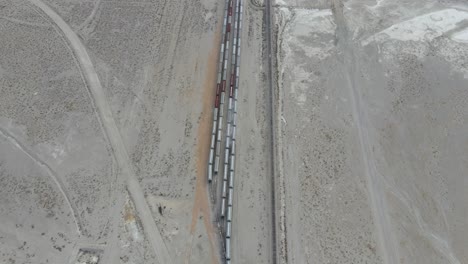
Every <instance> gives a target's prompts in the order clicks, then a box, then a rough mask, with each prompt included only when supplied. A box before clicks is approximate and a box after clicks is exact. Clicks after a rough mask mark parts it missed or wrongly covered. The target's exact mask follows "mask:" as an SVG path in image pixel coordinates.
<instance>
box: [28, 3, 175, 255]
mask: <svg viewBox="0 0 468 264" xmlns="http://www.w3.org/2000/svg"><path fill="white" fill-rule="evenodd" d="M29 2H31V3H32V4H33V5H35V6H36V7H37V8H39V9H40V10H41V11H42V12H44V13H45V14H46V15H47V16H48V17H49V18H50V19H51V20H52V21H53V23H54V24H55V25H56V26H57V27H58V29H60V31H62V33H63V35H64V37H65V38H66V39H67V40H68V42H69V45H70V47H71V49H72V50H73V52H74V55H75V58H76V59H77V60H78V62H79V64H80V68H81V70H82V74H83V77H84V78H85V79H86V84H87V86H88V89H89V92H90V93H91V95H92V98H93V101H94V105H95V107H96V108H97V111H98V112H99V117H100V122H101V125H102V126H103V128H104V131H105V135H106V137H107V138H108V140H109V142H110V145H111V147H112V150H113V153H114V156H115V159H116V161H117V163H118V165H119V167H120V169H121V170H122V174H123V175H125V177H126V180H127V188H128V191H129V193H130V195H131V196H132V198H133V201H134V203H135V206H136V208H137V211H138V213H139V214H140V215H139V216H140V219H141V222H142V224H143V228H144V229H145V233H146V235H147V238H148V240H149V242H150V244H151V246H152V247H153V249H154V251H155V253H156V254H155V255H156V257H157V260H158V263H161V264H169V263H171V258H170V256H169V253H168V250H167V248H166V245H165V244H164V241H163V239H162V237H161V234H160V232H159V230H158V228H157V226H156V223H155V222H154V220H153V217H152V214H151V210H150V208H149V206H148V204H147V203H146V200H145V197H144V195H143V191H142V189H141V186H140V185H139V183H138V180H137V178H136V176H135V172H134V169H133V167H132V164H130V159H129V156H128V153H127V150H126V148H125V145H124V143H123V141H122V138H121V136H120V133H119V130H118V128H117V125H116V124H115V121H114V118H113V116H112V112H111V109H110V106H109V104H108V103H107V100H106V96H105V93H104V90H103V88H102V85H101V83H100V81H99V78H98V75H97V73H96V71H95V69H94V66H93V64H92V62H91V59H90V57H89V55H88V53H87V51H86V48H85V46H84V45H83V44H82V43H81V41H80V39H79V37H78V36H77V35H76V33H75V32H74V31H73V30H72V29H71V28H70V26H69V25H68V24H67V23H66V22H65V21H64V20H63V19H62V18H61V17H60V16H59V15H58V14H57V13H56V12H55V11H53V10H52V9H51V8H50V7H48V6H47V5H46V4H44V3H43V2H42V1H40V0H29Z"/></svg>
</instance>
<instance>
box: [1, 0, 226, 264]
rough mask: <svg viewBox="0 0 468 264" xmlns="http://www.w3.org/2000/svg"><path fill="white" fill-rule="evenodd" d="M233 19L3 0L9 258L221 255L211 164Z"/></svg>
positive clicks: (146, 259)
mask: <svg viewBox="0 0 468 264" xmlns="http://www.w3.org/2000/svg"><path fill="white" fill-rule="evenodd" d="M221 15H222V14H221V10H220V9H219V8H218V4H217V3H215V1H190V2H187V1H132V2H128V1H101V0H97V1H75V0H73V1H54V0H44V1H39V0H32V1H0V31H1V35H2V38H0V42H1V43H0V46H1V47H0V54H1V57H0V87H1V93H2V96H1V97H0V100H1V101H0V132H1V133H0V144H1V148H0V151H1V152H0V153H1V154H0V171H1V173H0V181H1V182H2V186H9V187H8V188H2V190H1V195H0V208H1V209H0V211H1V212H2V213H1V214H0V222H2V225H1V227H0V245H1V246H0V262H1V263H10V262H11V263H13V262H14V261H16V262H15V263H46V262H48V263H69V262H70V263H75V262H76V263H80V262H82V261H85V260H86V259H87V260H88V261H93V258H94V256H97V257H98V259H99V263H157V261H158V260H159V262H160V263H161V262H162V263H170V262H172V263H217V262H218V258H219V254H220V252H219V250H218V245H217V239H216V234H215V229H214V228H213V226H212V221H211V217H210V208H209V202H208V198H207V192H206V189H205V188H204V186H203V184H202V183H204V182H202V181H204V180H205V178H204V176H205V171H203V170H204V169H205V168H204V165H203V166H199V165H198V164H205V161H204V160H203V159H204V158H202V157H203V156H206V155H205V154H204V153H203V152H204V150H203V149H204V148H205V147H206V141H207V140H208V132H207V131H208V130H209V127H208V126H209V122H206V121H205V119H208V118H209V117H210V114H211V113H210V111H211V109H210V106H211V104H210V103H211V100H210V98H212V94H211V93H212V90H211V88H212V85H214V82H215V80H214V78H215V76H212V73H215V71H216V64H215V63H216V59H217V58H216V54H217V50H216V47H217V43H218V40H217V39H216V38H215V35H216V33H217V30H218V28H217V26H216V25H217V21H218V19H219V18H220V17H221ZM205 106H208V107H205ZM155 249H156V250H155ZM90 252H91V253H90ZM93 254H94V255H93ZM88 255H89V256H88Z"/></svg>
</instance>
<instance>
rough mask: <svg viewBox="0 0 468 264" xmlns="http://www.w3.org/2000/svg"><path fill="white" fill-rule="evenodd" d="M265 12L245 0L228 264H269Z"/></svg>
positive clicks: (270, 254) (270, 253) (269, 201)
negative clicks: (230, 253) (231, 256)
mask: <svg viewBox="0 0 468 264" xmlns="http://www.w3.org/2000/svg"><path fill="white" fill-rule="evenodd" d="M262 24H263V10H261V9H260V10H259V9H257V8H255V6H253V5H252V4H250V2H249V1H244V14H243V29H242V35H241V39H242V42H241V43H242V47H241V49H242V51H241V64H240V84H239V99H238V115H237V120H238V121H237V132H236V134H237V135H236V153H237V157H236V161H237V162H236V168H235V169H236V177H235V186H234V191H235V194H234V206H233V210H234V213H233V219H234V220H233V239H232V241H233V242H232V254H233V259H232V263H234V264H240V263H244V264H249V263H259V264H260V263H272V259H271V257H272V251H271V246H272V245H271V243H272V234H271V223H272V219H271V217H272V215H271V209H272V208H271V196H270V195H271V191H270V190H271V186H270V180H271V178H270V177H271V172H270V163H269V162H270V158H269V157H270V156H269V151H271V150H270V146H269V144H268V143H269V141H268V134H267V133H269V129H268V118H267V112H266V111H268V109H267V100H269V98H268V96H267V90H266V89H268V87H267V85H266V79H265V77H266V75H265V74H266V73H265V70H266V69H265V67H264V65H265V60H264V54H263V53H262V51H263V48H264V46H263V45H264V40H263V33H262Z"/></svg>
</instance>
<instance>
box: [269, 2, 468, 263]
mask: <svg viewBox="0 0 468 264" xmlns="http://www.w3.org/2000/svg"><path fill="white" fill-rule="evenodd" d="M277 3H279V6H280V7H279V8H277V21H278V23H279V26H280V28H279V42H278V44H279V50H280V54H279V62H280V64H279V72H280V77H281V78H280V83H279V84H280V89H281V92H282V96H283V101H282V105H283V107H282V109H281V118H282V120H283V124H282V126H283V131H282V137H283V138H282V140H283V144H282V149H283V157H284V161H283V163H284V177H285V183H286V198H287V204H286V216H287V218H286V222H287V227H288V230H287V235H288V257H289V262H290V263H467V262H468V256H467V255H466V250H464V249H465V248H466V247H467V246H468V240H467V239H466V238H467V237H468V234H467V233H466V230H468V229H467V225H468V221H467V220H466V219H467V211H468V209H467V204H466V201H467V199H468V197H467V192H466V189H467V185H466V180H465V176H464V175H465V174H466V173H465V172H466V171H467V169H468V168H467V167H466V166H467V165H466V164H467V156H468V154H467V153H468V149H467V148H466V142H467V136H466V131H468V130H467V127H466V114H465V113H466V112H467V110H468V109H467V101H468V94H467V90H466V87H468V81H467V72H466V69H467V68H466V63H467V60H468V56H467V55H468V46H467V44H466V41H465V38H466V36H465V32H466V29H467V26H468V20H467V17H466V16H467V13H466V12H467V10H468V6H467V5H466V2H463V1H386V0H381V1H374V0H348V1H332V3H333V4H332V5H328V6H323V3H322V2H320V1H315V2H314V1H313V2H308V3H300V1H294V0H292V1H279V2H277ZM285 5H286V6H285ZM298 5H300V7H298ZM288 6H289V7H290V8H288Z"/></svg>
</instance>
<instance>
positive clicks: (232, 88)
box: [207, 0, 243, 264]
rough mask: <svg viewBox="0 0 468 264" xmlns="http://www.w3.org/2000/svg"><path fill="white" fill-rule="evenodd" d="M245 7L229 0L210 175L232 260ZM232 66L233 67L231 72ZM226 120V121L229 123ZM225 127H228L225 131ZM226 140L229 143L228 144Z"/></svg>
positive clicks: (217, 93) (221, 57) (212, 140)
mask: <svg viewBox="0 0 468 264" xmlns="http://www.w3.org/2000/svg"><path fill="white" fill-rule="evenodd" d="M234 2H235V6H234ZM242 11H243V5H242V0H237V1H236V0H226V3H225V9H224V20H223V29H222V34H223V37H222V41H221V48H220V53H219V62H218V75H217V83H216V99H215V104H214V111H213V127H212V132H211V142H210V143H211V144H210V151H209V159H208V175H207V176H208V183H209V184H211V185H212V188H210V189H211V191H212V192H213V194H212V195H213V196H214V197H215V205H218V203H217V202H216V201H217V200H216V198H217V194H218V195H219V193H218V190H219V188H220V196H221V202H220V204H219V207H218V206H217V207H216V208H219V215H218V214H217V215H218V216H219V218H217V219H218V221H219V224H220V226H222V230H221V233H222V234H223V236H224V246H225V248H224V249H225V250H224V257H225V261H226V263H229V264H230V261H231V236H232V215H233V199H234V174H235V173H234V171H235V158H236V155H235V154H236V152H235V150H236V128H237V121H236V119H237V108H238V105H237V102H238V101H237V99H238V89H239V65H240V50H241V30H242ZM230 40H231V42H230ZM230 43H231V44H232V46H231V45H230ZM230 51H231V53H230ZM229 61H230V63H229ZM228 68H229V69H228ZM228 70H229V71H230V74H229V75H228ZM228 77H229V80H228ZM226 90H227V91H226ZM226 92H227V93H226ZM226 97H228V101H227V106H226V104H225V101H226ZM223 121H226V124H224V123H223ZM223 131H225V133H224V134H223ZM223 135H224V137H223ZM222 142H224V143H225V145H224V147H223V146H222ZM221 158H223V159H221ZM221 174H222V175H223V178H222V182H219V184H218V180H217V178H219V177H218V175H221ZM220 180H221V179H220ZM218 186H219V188H218Z"/></svg>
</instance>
